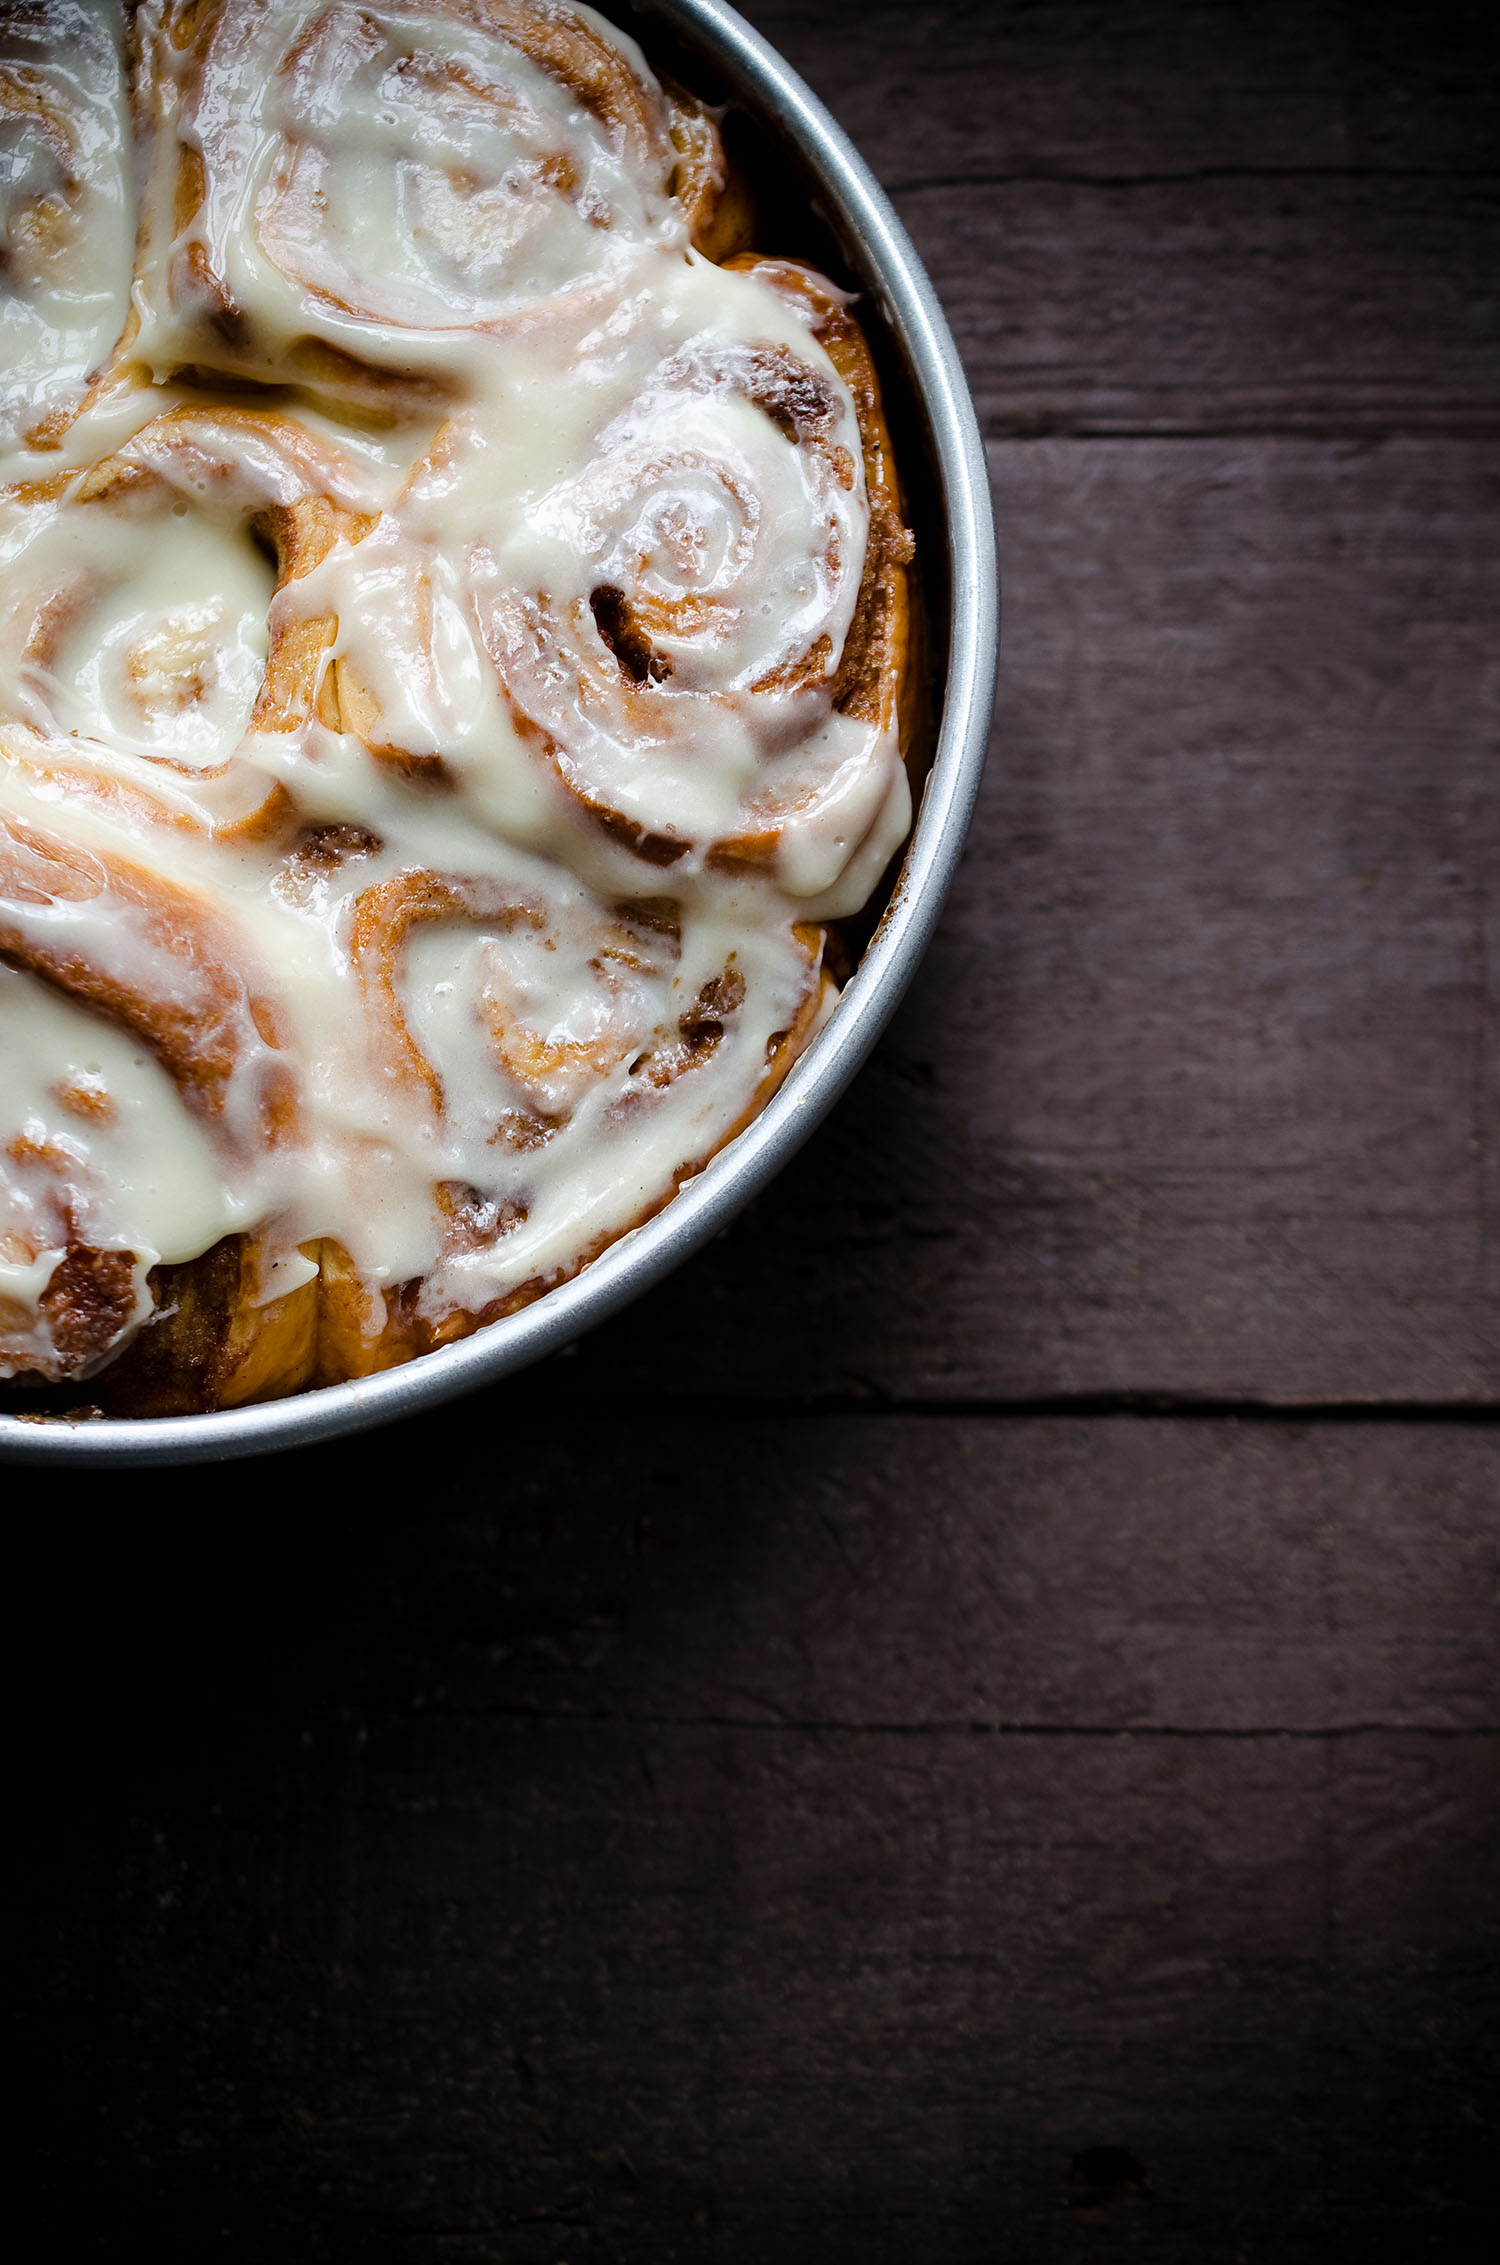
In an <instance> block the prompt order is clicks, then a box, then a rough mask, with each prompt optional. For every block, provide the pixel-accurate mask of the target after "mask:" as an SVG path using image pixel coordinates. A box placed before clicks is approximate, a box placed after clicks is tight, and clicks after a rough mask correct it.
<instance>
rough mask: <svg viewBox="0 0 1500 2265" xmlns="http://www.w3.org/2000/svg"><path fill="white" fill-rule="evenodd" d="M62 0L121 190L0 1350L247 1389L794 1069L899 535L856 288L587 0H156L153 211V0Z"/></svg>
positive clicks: (903, 647) (31, 892)
mask: <svg viewBox="0 0 1500 2265" xmlns="http://www.w3.org/2000/svg"><path fill="white" fill-rule="evenodd" d="M13 13H14V14H15V16H16V21H17V23H18V24H20V25H21V26H22V31H21V32H18V33H17V35H16V39H15V41H13V42H12V45H13V46H16V45H18V44H19V46H21V47H25V49H26V52H25V54H24V55H23V56H22V58H21V61H22V63H24V64H25V66H26V68H27V69H28V70H29V69H32V68H33V67H34V68H35V69H37V70H42V69H43V67H44V64H45V67H46V68H47V69H51V70H53V71H54V74H55V75H56V76H57V78H58V83H59V84H64V83H65V84H66V86H67V87H68V88H69V89H71V90H74V91H73V92H72V93H70V95H69V100H70V101H72V100H75V99H76V89H77V87H79V86H82V85H84V83H85V82H87V85H88V87H90V88H92V89H94V90H95V91H94V93H93V94H91V96H90V99H91V100H95V102H96V106H97V104H99V103H103V104H104V106H105V111H108V104H109V102H110V101H112V102H113V103H114V109H113V111H108V115H109V117H111V118H112V119H113V121H114V123H113V126H112V128H111V130H110V132H109V134H108V135H107V136H106V142H107V151H106V152H105V153H104V154H100V155H99V156H98V158H97V162H94V161H91V163H90V165H89V166H86V167H84V168H82V169H81V170H80V169H79V168H77V167H75V168H74V172H73V173H72V174H69V175H68V179H69V180H70V181H71V180H73V179H74V178H75V176H76V179H77V180H78V181H80V182H82V181H84V180H85V178H86V179H87V182H88V183H89V184H90V186H91V191H92V190H93V189H95V188H97V186H98V184H99V183H101V182H104V183H108V182H109V181H111V180H116V179H117V180H118V181H119V183H120V184H122V186H121V188H120V195H119V200H118V201H119V206H120V223H119V229H118V231H117V240H116V241H115V242H114V248H113V250H112V251H111V250H109V249H108V247H107V246H105V249H104V250H103V251H101V250H100V249H99V247H100V246H104V245H105V236H104V235H103V234H100V233H98V229H99V226H100V225H101V224H100V223H99V221H98V216H97V215H94V216H92V217H91V216H90V213H89V210H88V200H87V199H85V198H82V197H80V198H78V199H76V200H75V202H76V204H77V213H76V225H77V227H78V229H79V230H86V229H89V228H94V229H95V232H96V234H95V238H91V242H92V243H93V245H94V249H93V250H91V252H90V254H89V257H90V258H91V259H95V258H97V259H99V260H101V261H102V263H103V265H102V269H101V270H100V272H103V273H106V274H107V277H108V283H109V291H108V292H107V293H106V295H105V301H101V303H100V305H99V307H98V308H97V309H96V310H95V312H96V317H97V319H96V321H95V326H94V328H93V330H92V331H91V332H90V333H89V343H88V344H87V347H84V346H83V345H80V344H79V343H78V342H77V339H76V337H75V328H76V326H74V327H70V325H71V324H72V317H71V315H69V314H68V313H67V311H66V308H63V300H62V298H54V300H53V301H48V300H47V299H46V298H45V295H42V296H41V297H39V298H38V299H37V300H36V302H35V303H36V305H37V306H38V307H40V308H41V310H42V311H41V313H40V314H39V315H38V317H37V321H38V323H39V324H40V325H41V327H42V329H44V330H46V332H47V335H48V337H49V339H50V344H49V346H48V348H47V352H46V354H45V355H44V356H43V355H40V354H38V355H34V356H33V355H32V348H31V346H30V345H29V344H27V345H25V348H24V353H23V354H22V356H21V360H22V361H23V362H24V363H25V367H24V369H23V370H22V372H21V376H20V377H19V378H18V379H17V380H16V386H15V390H14V395H13V398H14V400H15V401H16V402H19V403H21V408H20V409H19V410H18V411H17V413H16V415H15V416H14V417H13V419H12V427H11V440H10V445H9V448H8V451H7V450H6V448H5V447H4V446H3V445H0V474H3V477H4V481H5V484H4V485H3V486H0V1049H3V1050H4V1059H5V1062H6V1064H7V1071H6V1076H5V1078H4V1079H3V1080H0V1094H3V1100H0V1379H7V1378H8V1379H10V1380H11V1381H10V1383H9V1384H8V1385H7V1386H6V1388H5V1389H6V1390H7V1392H8V1394H9V1395H10V1404H12V1405H17V1404H24V1405H39V1406H42V1407H45V1406H47V1405H48V1404H49V1403H48V1400H47V1394H48V1393H49V1392H50V1393H54V1394H55V1393H58V1392H61V1393H63V1394H64V1395H68V1396H71V1399H72V1401H74V1402H76V1400H77V1398H78V1396H79V1394H80V1391H82V1392H85V1393H86V1394H87V1395H88V1396H89V1398H90V1399H91V1400H92V1401H93V1402H95V1403H96V1404H98V1405H99V1406H101V1407H103V1408H106V1409H108V1410H110V1411H112V1412H121V1413H132V1414H156V1413H169V1412H173V1411H175V1410H178V1409H189V1408H203V1407H214V1406H229V1405H234V1404H237V1403H239V1402H242V1401H244V1400H247V1399H256V1398H265V1397H271V1396H274V1395H277V1394H281V1393H286V1392H291V1391H296V1390H300V1389H303V1388H305V1387H308V1386H316V1385H321V1384H327V1383H333V1382H337V1381H340V1380H342V1379H345V1378H349V1377H354V1376H360V1375H365V1374H368V1373H371V1372H372V1371H374V1370H377V1369H381V1368H384V1367H387V1366H389V1365H391V1364H393V1363H395V1362H398V1361H403V1360H407V1359H410V1358H413V1357H415V1356H418V1355H420V1354H423V1353H426V1352H429V1351H432V1350H433V1349H435V1348H436V1347H439V1346H441V1345H443V1344H446V1343H448V1342H450V1341H451V1340H452V1339H454V1338H456V1337H459V1336H462V1335H464V1334H466V1333H468V1332H470V1331H472V1330H474V1329H477V1328H479V1327H481V1326H483V1325H485V1324H486V1323H489V1322H492V1321H494V1320H496V1319H498V1318H499V1317H501V1316H502V1315H504V1314H506V1313H509V1312H512V1311H514V1310H515V1309H516V1308H517V1307H519V1306H521V1305H523V1304H525V1303H527V1302H528V1301H529V1300H532V1299H535V1298H537V1297H540V1296H542V1295H544V1294H545V1293H546V1292H547V1291H548V1290H549V1289H550V1288H552V1287H553V1286H555V1285H556V1284H558V1283H560V1282H562V1281H564V1280H566V1279H567V1278H568V1277H569V1276H570V1275H572V1274H574V1273H576V1272H577V1270H578V1269H579V1268H580V1267H582V1266H584V1265H586V1264H587V1263H588V1262H589V1261H590V1260H591V1259H592V1258H593V1257H594V1256H596V1255H597V1253H598V1252H600V1251H601V1250H603V1249H604V1248H605V1247H606V1246H607V1245H608V1244H610V1243H611V1242H613V1241H614V1240H616V1239H617V1238H618V1237H619V1236H621V1235H623V1234H625V1233H627V1232H629V1231H630V1230H631V1229H632V1228H633V1227H635V1226H637V1225H638V1224H639V1223H641V1222H642V1221H643V1220H645V1219H647V1218H649V1217H650V1216H651V1215H652V1214H653V1213H654V1212H656V1211H658V1210H659V1209H660V1208H661V1207H662V1206H663V1205H664V1204H665V1203H667V1202H668V1201H670V1199H671V1197H672V1195H673V1194H674V1192H675V1191H676V1190H677V1188H678V1187H680V1186H681V1184H682V1182H683V1181H684V1180H685V1179H686V1178H688V1177H689V1176H691V1175H692V1174H693V1173H695V1172H698V1171H700V1170H701V1169H702V1168H703V1166H704V1165H705V1164H706V1163H707V1162H708V1160H709V1159H710V1158H711V1157H712V1156H713V1155H714V1154H715V1153H716V1152H717V1151H718V1150H719V1149H721V1148H722V1147H723V1146H724V1144H725V1143H726V1142H727V1141H729V1140H731V1139H732V1138H733V1137H734V1136H735V1134H736V1133H737V1132H738V1131H740V1130H741V1129H742V1128H743V1127H744V1126H745V1125H746V1124H747V1123H748V1122H749V1121H750V1120H751V1118H752V1117H753V1116H754V1115H755V1113H756V1112H757V1111H758V1110H759V1109H760V1108H762V1107H763V1106H764V1104H765V1102H766V1101H767V1099H768V1098H769V1096H770V1094H771V1093H772V1092H773V1091H774V1089H775V1087H776V1086H777V1085H778V1084H779V1083H780V1081H781V1079H782V1078H783V1077H784V1076H785V1075H786V1073H787V1071H788V1069H789V1068H790V1067H791V1065H792V1063H793V1062H794V1061H795V1060H796V1058H797V1056H798V1055H799V1053H800V1052H801V1051H802V1049H803V1048H804V1047H805V1046H806V1045H807V1044H808V1042H809V1041H810V1040H811V1038H812V1037H813V1036H814V1035H815V1033H816V1032H817V1030H818V1029H819V1028H820V1027H821V1025H822V1023H823V1021H824V1020H825V1019H826V1017H827V1015H828V1014H829V1013H830V1012H831V1011H832V1009H833V1006H834V1004H835V1001H836V998H837V989H838V984H837V976H836V972H835V971H836V969H837V968H838V967H839V966H841V965H842V964H843V961H842V955H841V947H840V946H839V945H838V943H837V941H836V940H831V938H832V931H831V929H830V924H831V923H837V922H839V921H841V920H843V919H845V918H846V917H848V916H850V915H852V914H854V913H856V912H857V911H858V910H859V909H860V908H861V907H862V906H863V905H864V903H865V902H866V900H867V899H868V898H869V897H870V895H871V892H872V891H873V890H874V889H875V887H876V885H877V884H878V882H879V880H880V877H881V875H882V873H883V871H884V870H885V869H886V867H887V866H888V864H889V862H890V860H891V858H892V857H893V855H894V854H895V853H896V851H897V850H898V849H899V846H900V843H901V840H902V838H903V836H904V834H905V831H906V828H907V825H908V823H909V817H910V794H909V788H908V783H907V774H906V765H905V760H904V754H905V749H904V741H905V738H906V733H907V723H908V710H909V706H910V694H911V684H912V681H913V671H912V668H911V664H910V659H909V655H908V641H909V618H910V608H909V593H908V580H909V571H910V564H911V545H910V541H909V538H908V537H907V535H906V532H905V528H904V525H903V520H902V512H901V499H900V490H899V484H898V480H897V474H896V469H895V466H894V463H893V460H892V454H891V447H890V439H889V434H888V432H887V430H886V425H885V421H884V417H883V414H882V410H881V403H880V391H879V386H878V383H877V381H876V377H875V371H874V366H873V363H872V361H871V357H870V353H869V349H868V347H867V345H866V343H865V340H864V338H863V335H862V332H861V330H860V327H859V323H858V320H857V316H856V312H855V310H854V309H853V308H852V307H851V304H850V302H849V301H848V299H847V298H846V296H845V294H843V293H842V292H840V291H839V290H837V289H836V288H835V287H834V285H833V284H831V283H830V282H828V281H827V280H826V279H824V278H823V277H822V276H820V275H818V274H816V273H815V272H814V271H813V270H812V269H810V268H808V267H806V266H805V265H802V264H800V263H799V262H796V261H794V260H790V259H785V258H774V259H773V258H770V257H767V256H764V255H761V254H757V253H754V252H752V251H751V250H750V249H749V248H748V246H749V241H750V224H749V215H750V213H751V210H752V206H751V202H750V199H749V196H748V194H747V192H746V190H745V187H744V183H743V181H742V180H741V179H740V178H739V176H738V175H737V174H736V172H735V169H734V168H733V167H732V166H730V165H728V164H726V162H725V158H724V152H723V147H722V143H721V141H720V137H719V130H718V122H717V119H716V117H715V114H714V113H713V112H712V111H711V110H710V109H708V108H707V107H705V106H704V105H703V104H701V103H699V102H697V101H695V100H694V98H693V97H691V96H690V95H688V94H685V93H682V92H681V91H679V90H677V89H674V88H670V87H666V86H664V85H663V83H662V82H660V81H659V80H658V79H657V78H656V77H655V76H654V74H653V72H652V70H651V68H650V66H649V64H648V63H647V61H646V59H645V58H644V57H643V56H642V55H641V53H640V51H639V49H638V48H636V46H635V45H634V44H633V42H632V41H630V40H629V39H628V38H627V37H626V36H625V35H624V34H623V33H620V32H618V31H616V30H615V29H614V28H612V27H611V26H610V25H609V24H607V23H606V22H605V21H604V19H603V18H602V17H600V16H597V15H596V14H594V13H593V11H592V10H590V9H589V8H587V7H583V6H577V5H571V4H565V0H364V4H358V5H356V4H355V0H254V4H253V5H252V4H251V0H141V5H140V6H139V8H138V9H137V10H136V11H135V14H134V19H133V20H134V42H133V54H134V63H133V68H134V81H133V88H132V102H133V110H134V117H135V121H136V126H137V131H138V134H139V137H140V150H141V164H140V179H141V181H142V183H143V187H142V190H141V203H140V209H139V212H137V211H136V210H135V209H134V208H133V206H132V204H131V200H130V199H129V198H128V197H127V196H126V194H125V190H124V187H123V184H124V183H125V182H126V180H127V177H128V174H129V168H128V167H127V164H126V155H127V153H126V149H125V138H126V137H125V129H124V111H123V107H122V104H121V98H120V95H119V58H118V51H117V48H116V47H115V46H114V45H113V43H112V39H111V40H110V41H104V42H103V44H101V39H102V33H101V28H100V27H101V26H103V25H104V24H105V22H106V14H105V11H104V9H103V8H102V6H101V7H100V8H99V9H98V10H97V11H95V10H94V9H93V8H92V6H90V7H88V8H85V6H84V0H34V4H28V6H26V7H23V8H22V9H20V10H18V11H14V12H13ZM78 25H83V26H84V27H85V30H86V32H87V37H86V38H85V37H84V36H83V34H80V35H79V41H78V54H79V56H80V57H82V58H83V60H82V61H70V60H69V58H68V40H69V37H70V36H71V31H72V29H73V28H75V27H76V26H78ZM28 27H29V28H28ZM28 41H29V42H30V45H29V46H28V45H27V42H28ZM89 41H92V45H90V44H89ZM9 52H10V50H9V49H0V58H3V57H4V56H6V55H8V54H9ZM111 57H112V58H113V63H112V66H111V67H112V68H113V69H114V71H115V74H116V76H115V79H114V80H113V81H110V79H109V76H108V70H107V69H106V68H105V66H106V62H108V60H109V58H111ZM48 58H50V61H48V60H47V59H48ZM90 58H92V60H90ZM85 63H86V64H87V69H85ZM96 65H97V70H96V69H95V66H96ZM5 67H6V66H5V64H4V62H3V61H0V87H4V86H5V85H7V84H9V83H10V82H8V81H6V80H5V79H4V77H3V71H4V68H5ZM19 67H20V66H19V65H18V66H17V68H19ZM90 71H93V72H94V73H95V76H94V77H93V78H90V77H89V72H90ZM13 76H14V74H13ZM16 83H17V84H21V83H25V84H27V85H29V84H30V83H31V82H30V81H29V80H26V81H24V82H23V81H22V80H18V81H17V82H16ZM110 85H113V86H114V88H115V92H114V94H113V96H109V95H108V92H107V90H108V87H109V86H110ZM101 89H102V90H104V91H103V92H100V91H99V90H101ZM57 99H58V102H59V103H60V99H61V98H60V97H59V98H57ZM98 114H99V115H104V114H105V113H104V111H101V112H99V113H98ZM6 115H8V113H6V112H5V111H4V110H3V108H0V119H3V117H4V116H6ZM49 115H50V113H49ZM28 116H29V113H28ZM26 130H27V132H29V133H32V134H33V137H34V138H35V136H37V135H40V136H41V140H39V141H36V147H37V149H41V148H43V146H44V145H45V147H46V148H49V149H54V150H57V149H61V147H62V143H61V141H60V140H58V139H57V138H56V137H55V136H54V138H53V139H52V140H50V141H49V140H47V137H46V134H45V133H44V132H43V129H42V128H41V127H40V126H35V127H33V126H31V125H28V126H27V129H26ZM77 130H78V131H79V132H81V131H82V129H81V128H80V129H77ZM27 146H28V148H30V147H31V144H28V145H27ZM26 164H27V165H29V166H30V167H31V172H30V173H27V174H26V176H25V178H26V179H27V180H28V181H31V180H33V178H35V180H36V181H40V180H41V179H42V160H41V158H40V157H36V158H34V159H33V158H32V157H28V158H27V159H26ZM56 164H57V165H58V167H61V166H62V159H61V158H60V157H59V158H57V159H56ZM111 167H113V168H114V171H113V172H111ZM17 177H18V178H19V177H20V176H19V175H18V176H17ZM57 179H58V181H59V182H61V181H62V179H63V174H62V172H61V171H59V172H58V175H57ZM27 193H28V194H32V193H33V191H30V190H29V191H28V192H27ZM34 193H35V194H36V195H38V196H41V195H43V194H44V191H43V190H42V189H41V188H36V189H35V191H34ZM45 193H47V194H51V193H52V192H50V191H49V192H45ZM71 195H72V191H71V190H69V191H67V193H66V194H65V193H64V190H63V189H62V188H58V189H57V191H56V196H57V197H58V198H59V199H61V202H60V203H59V204H58V207H57V209H58V211H59V212H62V211H64V210H66V211H68V212H70V213H71V212H72V211H73V205H72V204H70V203H69V201H68V200H69V197H70V196H71ZM27 209H28V210H29V209H30V208H29V207H28V208H27ZM137 224H138V225H137ZM49 225H50V224H49ZM59 225H60V223H59ZM71 225H73V223H72V222H70V226H71ZM132 230H133V231H134V235H135V243H136V251H135V259H134V266H133V268H131V267H130V264H129V255H128V251H127V249H126V247H127V245H128V242H129V240H130V237H131V233H132ZM81 240H82V238H81V236H80V241H81ZM59 272H60V273H61V270H59ZM90 272H94V271H93V270H90ZM127 284H128V285H129V290H130V312H129V313H128V314H126V312H125V311H124V310H125V289H126V285H127ZM56 290H57V291H58V292H62V291H63V286H62V285H61V284H59V285H57V286H56ZM106 301H107V303H105V302H106ZM59 308H63V311H61V312H59ZM39 335H40V333H39ZM27 336H28V337H29V336H30V334H29V333H28V334H27ZM27 356H31V359H30V360H27V359H26V357H27ZM19 366H20V365H19V364H18V367H19ZM28 372H29V373H30V374H27V373H28ZM8 398H9V397H8ZM49 417H50V419H51V422H50V424H49V423H48V422H47V420H48V418H49ZM0 443H3V436H0ZM38 1395H40V1398H38Z"/></svg>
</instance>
